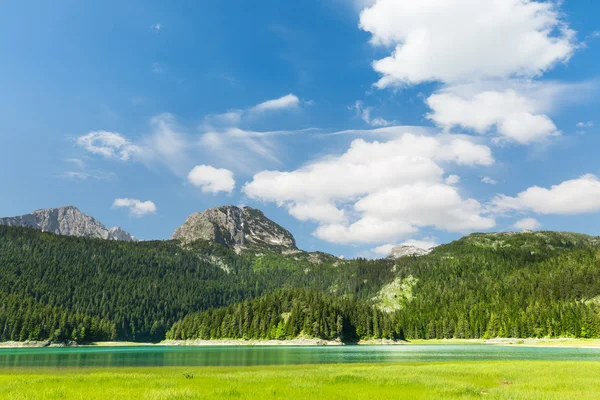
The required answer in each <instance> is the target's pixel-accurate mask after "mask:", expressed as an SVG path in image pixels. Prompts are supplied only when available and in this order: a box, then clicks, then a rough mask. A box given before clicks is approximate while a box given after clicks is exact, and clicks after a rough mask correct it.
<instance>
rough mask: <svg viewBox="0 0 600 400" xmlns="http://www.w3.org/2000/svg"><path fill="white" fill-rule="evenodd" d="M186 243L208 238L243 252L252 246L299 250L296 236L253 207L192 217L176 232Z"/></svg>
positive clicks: (229, 208)
mask: <svg viewBox="0 0 600 400" xmlns="http://www.w3.org/2000/svg"><path fill="white" fill-rule="evenodd" d="M172 239H179V240H181V241H183V242H184V243H189V242H193V241H195V240H198V239H204V240H209V241H214V242H217V243H220V244H222V245H224V246H227V247H231V248H233V249H235V250H236V251H240V250H242V249H244V248H248V247H256V246H258V247H269V248H273V247H274V248H278V249H280V250H296V249H297V248H296V240H295V239H294V236H292V234H291V233H290V232H289V231H288V230H286V229H285V228H283V227H281V226H280V225H278V224H276V223H275V222H273V221H271V220H270V219H268V218H267V217H265V215H264V214H263V212H262V211H260V210H257V209H254V208H251V207H242V208H240V207H236V206H221V207H215V208H209V209H207V210H205V211H202V212H197V213H194V214H192V215H190V216H189V217H188V218H187V220H186V221H185V223H184V224H183V225H181V226H180V227H179V228H177V230H175V232H174V233H173V236H172Z"/></svg>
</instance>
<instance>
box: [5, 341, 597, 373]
mask: <svg viewBox="0 0 600 400" xmlns="http://www.w3.org/2000/svg"><path fill="white" fill-rule="evenodd" d="M495 360H556V361H558V360H563V361H566V360H571V361H573V360H575V361H600V349H581V348H579V349H578V348H556V347H524V346H492V345H404V346H385V345H382V346H376V345H373V346H198V347H194V346H147V347H144V346H126V347H101V346H98V347H96V346H90V347H53V348H8V349H0V368H31V367H49V368H62V367H158V366H160V367H162V366H252V365H285V364H335V363H392V362H435V361H437V362H443V361H495Z"/></svg>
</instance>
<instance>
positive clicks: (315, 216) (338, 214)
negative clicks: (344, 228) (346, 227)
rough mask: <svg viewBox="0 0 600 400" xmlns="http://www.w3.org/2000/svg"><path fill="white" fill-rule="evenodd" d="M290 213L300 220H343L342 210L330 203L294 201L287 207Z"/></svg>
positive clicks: (344, 217) (332, 221) (333, 221)
mask: <svg viewBox="0 0 600 400" xmlns="http://www.w3.org/2000/svg"><path fill="white" fill-rule="evenodd" d="M288 211H289V213H290V215H292V216H293V217H294V218H296V219H298V220H300V221H309V220H312V221H317V222H326V223H337V222H345V221H346V215H345V213H344V210H340V209H338V208H337V207H336V206H334V205H332V204H318V203H296V204H291V205H290V206H289V207H288Z"/></svg>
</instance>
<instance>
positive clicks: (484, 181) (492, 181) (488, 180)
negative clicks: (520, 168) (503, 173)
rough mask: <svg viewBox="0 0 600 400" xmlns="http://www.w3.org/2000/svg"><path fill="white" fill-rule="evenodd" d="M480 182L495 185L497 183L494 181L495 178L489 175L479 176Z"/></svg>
mask: <svg viewBox="0 0 600 400" xmlns="http://www.w3.org/2000/svg"><path fill="white" fill-rule="evenodd" d="M481 182H482V183H485V184H487V185H495V184H497V183H498V181H496V180H495V179H492V178H490V177H489V176H484V177H483V178H481Z"/></svg>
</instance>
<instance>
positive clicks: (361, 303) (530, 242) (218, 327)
mask: <svg viewBox="0 0 600 400" xmlns="http://www.w3.org/2000/svg"><path fill="white" fill-rule="evenodd" d="M598 242H599V241H598V239H597V238H592V237H589V236H585V235H575V234H564V233H556V232H536V233H525V234H512V235H510V234H506V235H497V234H487V235H486V234H474V235H469V236H468V237H465V238H463V239H461V240H459V241H456V242H453V243H451V244H448V245H444V246H440V247H438V248H436V249H435V251H434V252H433V253H432V254H430V255H427V256H423V257H407V258H401V259H399V260H396V261H394V260H364V259H357V260H339V259H337V258H336V257H333V256H330V255H326V254H323V253H319V254H316V253H311V254H309V253H296V254H289V255H282V254H277V253H273V252H268V251H266V250H265V251H255V252H254V253H253V254H244V253H242V254H241V255H237V254H235V253H234V252H233V251H231V250H229V249H227V248H225V247H222V246H219V245H216V244H212V243H208V242H202V241H199V242H197V243H194V244H192V245H190V246H185V247H182V246H181V245H180V243H179V242H177V241H156V242H140V243H125V242H117V241H105V240H100V239H85V238H76V237H65V236H57V235H52V234H48V233H42V232H39V231H35V230H30V229H24V228H17V227H5V226H0V335H1V336H0V340H56V341H60V340H76V341H90V340H106V339H114V340H128V341H154V342H156V341H160V340H163V339H164V338H165V335H166V332H167V331H170V333H169V335H170V337H173V338H174V337H178V338H193V337H198V338H218V337H233V338H243V337H248V338H269V337H273V338H276V337H282V336H281V335H284V336H283V337H286V338H289V337H295V335H300V334H304V335H309V336H314V337H320V338H324V339H331V338H335V337H338V336H341V335H343V336H344V337H345V340H346V339H347V340H351V339H350V338H351V337H352V335H353V334H354V333H352V332H354V330H355V331H356V333H355V335H356V337H357V338H400V337H405V338H407V339H411V338H450V337H457V338H482V337H496V336H501V337H538V336H539V337H541V336H549V337H557V336H571V337H600V328H599V327H600V317H599V311H598V304H600V256H599V254H600V245H599V243H598ZM395 281H400V282H411V284H410V285H412V286H410V288H409V289H410V296H408V295H407V294H406V293H404V292H402V290H406V288H404V289H402V290H400V289H398V287H396V289H394V285H390V283H392V282H395ZM296 289H299V290H296ZM394 290H396V291H397V292H395V291H394ZM386 292H389V293H386ZM261 296H262V297H261ZM384 298H385V299H387V300H386V301H388V302H391V303H392V304H391V306H392V307H391V308H390V304H385V307H384V304H382V301H383V300H382V299H384ZM255 299H256V300H255ZM384 309H385V310H392V312H384V311H382V310H384ZM307 313H308V314H307ZM306 315H308V317H307V316H306ZM234 316H235V317H234ZM240 316H242V317H240ZM267 316H268V318H267ZM240 318H241V319H240ZM340 318H341V323H342V331H340V329H339V322H340V321H339V319H340ZM233 320H235V324H234V323H233V322H232V321H233ZM178 321H180V322H178ZM190 321H192V322H190ZM176 323H177V324H176ZM174 324H175V325H174ZM240 324H241V325H240ZM240 326H241V327H240ZM344 326H345V327H346V329H345V330H344V328H343V327H344ZM178 327H179V328H178ZM274 327H275V329H274ZM351 333H352V334H351Z"/></svg>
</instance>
